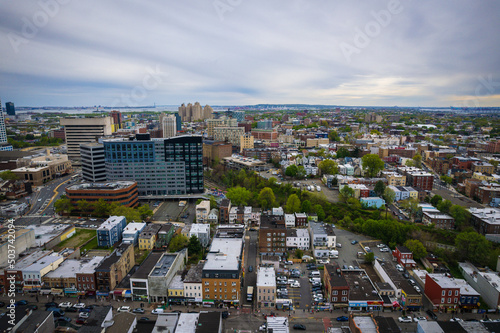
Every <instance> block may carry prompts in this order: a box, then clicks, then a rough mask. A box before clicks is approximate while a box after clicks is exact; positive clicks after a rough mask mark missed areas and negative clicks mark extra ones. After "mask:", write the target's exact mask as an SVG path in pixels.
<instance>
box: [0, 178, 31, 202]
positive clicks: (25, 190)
mask: <svg viewBox="0 0 500 333" xmlns="http://www.w3.org/2000/svg"><path fill="white" fill-rule="evenodd" d="M31 192H32V190H31V184H30V183H28V182H23V181H20V180H6V181H4V182H1V183H0V194H1V195H3V196H5V197H6V198H7V199H9V200H16V199H19V198H22V197H25V196H27V195H29V194H31Z"/></svg>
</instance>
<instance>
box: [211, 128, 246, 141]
mask: <svg viewBox="0 0 500 333" xmlns="http://www.w3.org/2000/svg"><path fill="white" fill-rule="evenodd" d="M243 134H245V129H244V128H243V127H225V126H224V127H222V126H220V127H215V128H214V139H215V140H219V141H227V142H230V143H232V144H233V146H239V144H240V137H241V136H242V135H243Z"/></svg>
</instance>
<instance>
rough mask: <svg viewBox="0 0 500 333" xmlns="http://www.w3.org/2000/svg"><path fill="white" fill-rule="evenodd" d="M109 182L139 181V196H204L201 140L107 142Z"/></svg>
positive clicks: (192, 138) (173, 139)
mask: <svg viewBox="0 0 500 333" xmlns="http://www.w3.org/2000/svg"><path fill="white" fill-rule="evenodd" d="M103 143H104V152H105V159H106V175H107V180H108V181H115V180H135V181H136V182H137V187H138V190H139V195H175V194H188V193H202V192H203V191H204V184H203V159H202V156H203V150H202V149H203V148H202V138H201V136H188V135H184V136H176V137H173V138H168V139H153V140H151V139H150V138H149V135H146V136H144V137H141V136H138V135H137V136H136V139H135V140H123V139H121V140H120V139H110V140H104V141H103Z"/></svg>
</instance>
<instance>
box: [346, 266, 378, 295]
mask: <svg viewBox="0 0 500 333" xmlns="http://www.w3.org/2000/svg"><path fill="white" fill-rule="evenodd" d="M342 275H343V276H344V278H345V279H346V281H347V284H348V285H349V300H350V301H382V299H381V298H380V296H379V295H378V293H377V291H376V290H375V287H374V286H373V285H372V282H371V280H370V278H369V277H368V275H367V274H366V272H365V271H364V270H362V269H359V270H343V271H342Z"/></svg>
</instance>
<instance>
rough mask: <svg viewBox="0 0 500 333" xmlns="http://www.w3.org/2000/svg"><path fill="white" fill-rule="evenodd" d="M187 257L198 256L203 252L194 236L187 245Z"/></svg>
mask: <svg viewBox="0 0 500 333" xmlns="http://www.w3.org/2000/svg"><path fill="white" fill-rule="evenodd" d="M187 248H188V254H189V256H198V255H200V254H201V252H202V251H203V247H202V245H201V243H200V240H199V239H198V237H196V236H195V235H193V236H191V238H189V243H188V245H187Z"/></svg>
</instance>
